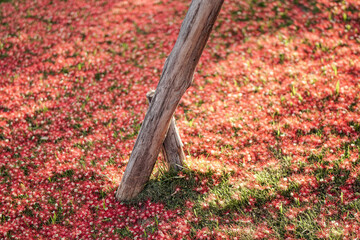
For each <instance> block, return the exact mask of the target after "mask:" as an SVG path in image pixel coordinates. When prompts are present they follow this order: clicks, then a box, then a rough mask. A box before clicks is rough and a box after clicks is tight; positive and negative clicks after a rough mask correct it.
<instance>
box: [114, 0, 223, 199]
mask: <svg viewBox="0 0 360 240" xmlns="http://www.w3.org/2000/svg"><path fill="white" fill-rule="evenodd" d="M223 1H224V0H193V1H192V2H191V4H190V7H189V10H188V12H187V14H186V16H185V19H184V21H183V23H182V25H181V28H180V32H179V36H178V39H177V40H176V43H175V46H174V48H173V49H172V51H171V53H170V55H169V57H168V58H167V59H166V61H165V65H164V69H163V72H162V74H161V77H160V81H159V84H158V86H157V88H156V91H155V95H154V98H153V100H152V102H151V104H150V107H149V109H148V111H147V113H146V115H145V119H144V121H143V124H142V126H141V129H140V132H139V135H138V137H137V139H136V142H135V145H134V148H133V151H132V153H131V156H130V159H129V162H128V165H127V166H126V170H125V172H124V175H123V177H122V179H121V183H120V185H119V188H118V189H117V192H116V196H115V197H116V199H118V200H120V201H121V200H130V199H132V198H134V197H135V196H137V195H138V194H139V193H140V192H141V190H142V189H143V188H144V186H145V184H146V182H147V181H148V180H149V178H150V175H151V172H152V170H153V168H154V165H155V162H156V159H157V156H158V154H159V151H160V148H161V145H162V143H163V141H164V139H165V135H166V132H167V129H168V128H169V124H170V121H171V118H172V116H173V113H174V111H175V109H176V107H177V105H178V104H179V101H180V99H181V97H182V96H183V94H184V93H185V91H186V89H188V88H189V86H190V85H191V83H192V77H193V74H194V71H195V67H196V65H197V63H198V61H199V59H200V56H201V54H202V52H203V50H204V47H205V45H206V42H207V40H208V38H209V35H210V32H211V30H212V27H213V25H214V23H215V21H216V18H217V16H218V14H219V12H220V9H221V6H222V4H223Z"/></svg>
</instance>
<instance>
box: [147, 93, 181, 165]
mask: <svg viewBox="0 0 360 240" xmlns="http://www.w3.org/2000/svg"><path fill="white" fill-rule="evenodd" d="M154 94H155V90H151V91H149V92H148V93H147V94H146V97H147V99H148V100H149V104H150V103H151V100H152V98H153V97H154ZM182 147H183V144H182V142H181V138H180V134H179V131H178V129H177V127H176V123H175V118H174V117H172V118H171V120H170V125H169V129H168V131H167V134H166V137H165V140H164V142H163V145H162V147H161V152H162V153H163V156H164V160H165V162H166V163H167V167H168V168H169V169H173V170H175V171H180V170H181V169H182V168H183V164H184V160H185V154H184V150H183V148H182Z"/></svg>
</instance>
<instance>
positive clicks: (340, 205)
mask: <svg viewBox="0 0 360 240" xmlns="http://www.w3.org/2000/svg"><path fill="white" fill-rule="evenodd" d="M349 148H352V149H354V148H355V149H356V148H357V149H360V139H357V140H356V141H353V142H350V143H347V144H344V145H343V146H342V147H341V148H340V149H338V151H342V150H344V149H345V153H344V154H343V155H342V157H340V158H339V159H338V160H337V161H336V163H335V164H334V167H333V168H321V167H320V168H316V169H315V170H314V171H313V172H312V173H311V174H310V178H309V179H308V181H304V182H303V183H298V182H296V181H294V178H293V177H294V175H297V174H304V173H305V170H304V169H306V168H307V167H313V166H317V165H316V164H317V163H322V164H325V166H326V165H327V164H328V162H327V159H326V151H327V150H326V149H324V150H323V152H322V153H320V154H318V155H316V154H310V155H309V156H308V158H307V162H306V163H305V162H301V163H300V165H301V166H300V167H299V168H296V170H294V169H292V167H291V165H292V159H291V157H289V156H285V155H282V154H281V153H279V152H274V154H275V155H276V156H277V158H278V160H279V161H280V162H281V168H278V169H272V168H265V169H263V170H262V171H253V175H254V178H255V179H256V181H255V182H256V184H258V185H256V186H254V185H253V184H248V185H246V184H245V185H243V186H239V184H237V183H238V182H236V180H235V182H234V174H235V173H234V172H231V171H228V170H225V169H223V170H221V171H213V170H209V169H208V170H207V171H196V170H190V169H188V168H185V169H184V170H182V171H181V172H180V173H176V172H166V171H163V172H162V173H161V174H160V176H158V177H156V178H153V179H151V180H150V181H149V182H148V184H147V185H146V187H145V189H144V190H143V191H142V192H141V194H140V195H139V196H138V197H137V198H136V199H134V200H132V201H127V202H125V203H126V204H129V205H133V206H139V204H140V203H142V202H145V201H151V202H155V203H162V204H164V205H165V208H166V209H170V210H180V211H181V213H180V215H181V216H182V217H183V218H185V219H189V224H190V236H191V238H196V237H197V234H198V233H199V232H201V233H202V234H204V235H203V236H208V237H211V236H212V237H214V235H212V233H214V232H217V233H224V234H226V235H227V236H228V237H237V238H239V239H257V238H261V236H262V235H261V233H262V232H264V233H266V234H264V236H272V237H275V238H276V239H285V238H286V237H289V236H292V237H296V238H298V239H320V238H321V236H320V237H319V232H321V230H322V229H324V228H325V227H326V226H327V225H330V226H331V225H332V223H335V222H337V221H347V220H353V219H355V218H356V212H358V211H359V210H360V199H358V198H357V197H356V196H357V195H356V194H355V195H356V196H354V198H351V197H350V198H349V196H344V192H343V191H344V189H349V190H351V191H352V192H356V193H359V186H360V179H359V178H356V179H355V180H354V181H353V182H352V183H351V184H349V180H350V171H349V170H345V169H343V168H342V167H341V164H340V163H341V162H343V161H344V159H348V158H349V157H350V155H349V153H348V151H349V150H346V149H349ZM359 163H360V159H357V160H356V161H354V162H353V163H352V166H351V167H352V168H356V167H357V166H359ZM333 176H336V177H333ZM284 179H285V181H286V180H287V181H288V182H289V184H288V185H287V186H286V187H282V186H281V183H282V182H284ZM312 184H313V185H312ZM259 186H260V187H259ZM358 195H360V194H358ZM345 199H348V200H345ZM140 205H141V204H140ZM354 214H355V215H354ZM268 233H270V234H269V235H268ZM326 236H327V237H328V238H329V239H343V238H344V229H343V228H342V227H336V224H334V226H332V227H331V228H330V229H329V230H328V233H327V235H326ZM349 236H352V237H356V234H355V233H352V234H351V233H350V235H349Z"/></svg>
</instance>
